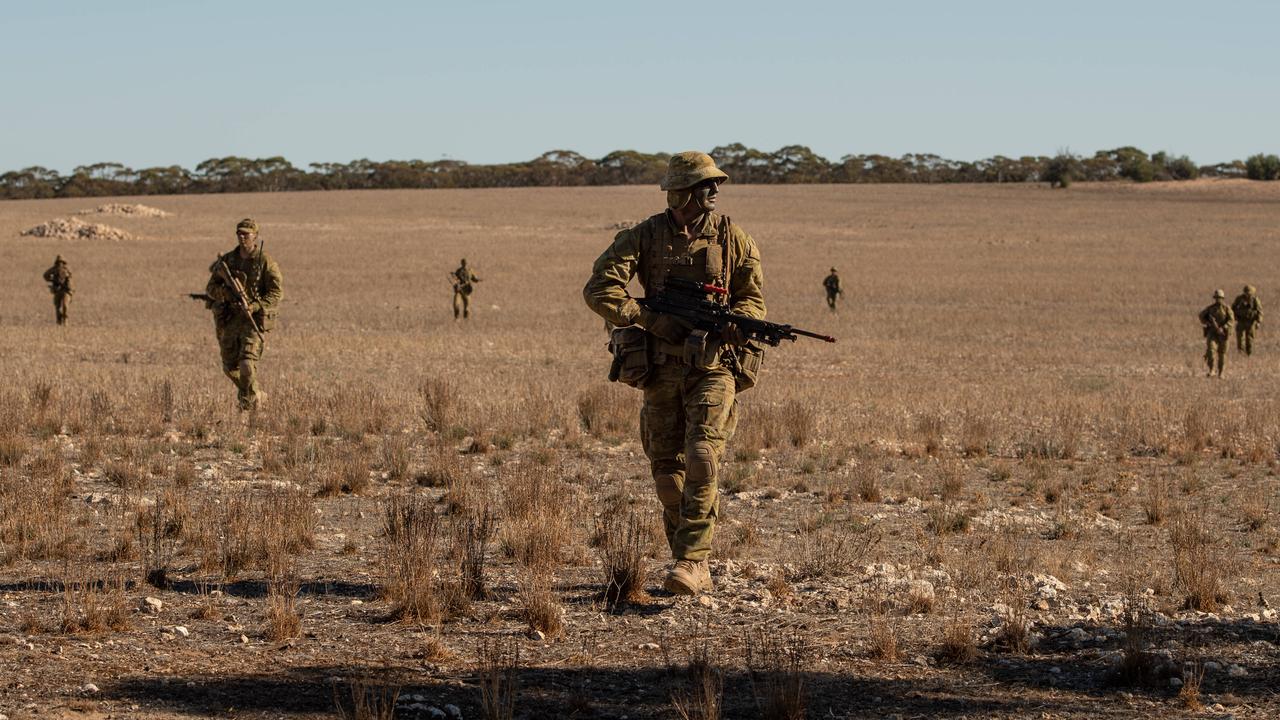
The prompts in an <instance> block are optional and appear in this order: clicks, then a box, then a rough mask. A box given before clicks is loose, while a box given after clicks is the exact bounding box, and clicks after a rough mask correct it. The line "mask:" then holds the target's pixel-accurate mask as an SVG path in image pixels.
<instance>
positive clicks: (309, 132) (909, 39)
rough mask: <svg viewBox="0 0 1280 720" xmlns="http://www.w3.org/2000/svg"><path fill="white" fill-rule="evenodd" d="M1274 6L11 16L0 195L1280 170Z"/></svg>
mask: <svg viewBox="0 0 1280 720" xmlns="http://www.w3.org/2000/svg"><path fill="white" fill-rule="evenodd" d="M1278 27H1280V4H1278V3H1272V2H1262V1H1257V2H1254V1H1232V0H1222V1H1220V2H1213V3H1210V2H1203V1H1198V2H1182V1H1180V0H1163V1H1161V2H1145V1H1137V0H1134V1H1125V0H1109V1H1108V2H1095V1H1093V0H1076V1H1074V2H1046V1H1041V0H1017V1H1008V2H1006V1H983V0H971V1H970V2H955V1H954V0H952V1H947V2H943V1H936V2H935V1H930V0H898V1H897V2H884V1H883V0H879V1H877V2H806V1H804V0H792V1H790V2H777V1H774V2H750V1H742V0H739V1H737V2H716V3H698V2H684V3H675V2H664V1H661V0H647V1H646V2H636V3H625V4H624V3H617V2H600V1H597V2H578V1H576V0H575V1H571V2H569V1H566V2H556V1H554V0H548V1H544V2H532V1H530V0H524V1H510V2H497V1H492V2H486V1H483V0H475V1H473V2H468V3H463V2H448V3H444V2H430V1H427V0H421V1H417V2H411V1H407V0H406V1H403V2H377V0H367V1H366V2H364V3H356V2H351V1H350V0H343V1H342V2H330V1H329V0H308V1H307V2H271V1H270V0H259V1H257V2H240V1H239V0H221V1H220V2H195V1H194V0H187V1H185V2H184V1H181V0H173V1H172V2H167V3H166V2H134V1H120V0H116V1H111V2H97V1H95V2H86V1H75V2H73V1H67V2H55V1H53V0H50V1H49V2H32V1H30V0H0V47H2V48H3V53H4V56H3V58H2V59H0V92H3V94H4V102H3V108H2V109H0V171H3V170H9V169H15V168H20V167H25V166H28V165H37V164H38V165H45V166H47V167H51V168H54V169H57V170H60V171H64V172H65V171H68V170H70V169H71V168H72V167H74V166H76V165H80V164H89V163H93V162H99V161H117V162H122V163H125V164H126V165H130V166H133V167H145V166H151V165H171V164H179V165H183V166H186V167H194V165H195V164H196V163H198V162H199V161H201V160H204V159H206V158H210V157H216V156H223V155H242V156H251V157H266V156H271V155H283V156H285V157H286V158H288V159H289V160H291V161H292V162H293V163H294V164H296V165H299V166H305V165H306V164H307V163H310V162H316V161H342V162H345V161H348V160H352V159H356V158H365V157H367V158H370V159H374V160H385V159H410V158H421V159H425V160H434V159H439V158H441V157H446V156H447V157H451V158H457V159H462V160H467V161H469V162H510V161H518V160H527V159H531V158H533V157H536V156H537V155H539V154H541V153H542V152H544V151H546V150H551V149H571V150H576V151H578V152H580V153H582V154H584V155H587V156H589V157H596V158H598V157H600V156H602V155H604V154H605V153H607V152H609V151H611V150H615V149H636V150H642V151H646V152H658V151H678V150H684V149H689V148H700V149H710V148H711V147H713V146H715V145H720V144H725V143H730V142H742V143H745V144H747V145H750V146H754V147H758V148H760V149H763V150H775V149H777V148H778V147H781V146H783V145H788V144H793V143H798V144H802V145H808V146H810V147H811V148H813V150H814V151H816V152H818V153H819V154H821V155H824V156H826V157H828V158H830V159H833V160H834V159H838V158H839V157H841V156H843V155H846V154H849V153H872V152H878V153H884V154H889V155H901V154H903V153H907V152H933V153H937V154H940V155H943V156H946V157H951V158H955V159H962V160H972V159H978V158H982V157H988V156H991V155H994V154H1004V155H1012V156H1016V155H1022V154H1052V153H1053V152H1055V151H1056V150H1058V149H1059V148H1070V149H1071V150H1073V151H1075V152H1082V153H1092V152H1093V151H1095V150H1098V149H1103V148H1112V147H1117V146H1121V145H1137V146H1139V147H1142V148H1143V149H1145V150H1148V151H1152V152H1153V151H1155V150H1161V149H1164V150H1169V151H1172V152H1175V153H1179V154H1181V153H1186V154H1189V155H1191V157H1192V158H1193V159H1195V160H1196V161H1197V162H1200V163H1202V164H1204V163H1211V162H1219V161H1224V160H1230V159H1235V158H1242V157H1245V156H1247V155H1249V154H1252V153H1255V152H1259V151H1264V150H1265V151H1267V152H1277V151H1280V129H1278V128H1277V122H1276V120H1277V116H1278V115H1280V112H1278V111H1280V48H1278V47H1277V45H1276V29H1277V28H1278Z"/></svg>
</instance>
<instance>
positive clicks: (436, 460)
mask: <svg viewBox="0 0 1280 720" xmlns="http://www.w3.org/2000/svg"><path fill="white" fill-rule="evenodd" d="M467 474H468V470H467V464H466V462H465V461H464V460H463V459H462V457H460V456H459V455H458V453H457V452H455V451H454V450H453V449H452V448H447V447H433V448H431V449H430V450H428V451H427V457H426V464H425V465H424V466H423V468H422V470H421V471H420V472H418V474H417V475H416V476H415V477H414V481H415V482H417V483H418V485H421V486H423V487H446V488H447V487H453V486H455V485H457V484H459V483H460V482H462V481H463V479H464V478H465V476H466V475H467Z"/></svg>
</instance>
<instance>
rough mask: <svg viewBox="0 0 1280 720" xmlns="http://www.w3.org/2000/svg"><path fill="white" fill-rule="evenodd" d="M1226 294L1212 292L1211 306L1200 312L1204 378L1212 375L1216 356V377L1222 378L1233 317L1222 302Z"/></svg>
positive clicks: (1217, 291)
mask: <svg viewBox="0 0 1280 720" xmlns="http://www.w3.org/2000/svg"><path fill="white" fill-rule="evenodd" d="M1226 297H1227V294H1226V293H1224V292H1222V291H1221V290H1214V291H1213V304H1212V305H1210V306H1209V307H1207V308H1205V309H1203V310H1201V311H1200V324H1201V325H1203V326H1204V342H1205V349H1204V362H1205V364H1206V365H1208V366H1209V372H1208V374H1207V375H1206V376H1205V377H1209V376H1212V375H1213V357H1214V355H1215V354H1216V355H1217V356H1218V377H1222V365H1223V362H1224V361H1225V359H1226V356H1227V340H1228V338H1230V337H1231V324H1232V323H1233V322H1235V315H1233V314H1232V312H1231V308H1229V307H1227V304H1226V303H1225V302H1223V300H1224V299H1225V298H1226Z"/></svg>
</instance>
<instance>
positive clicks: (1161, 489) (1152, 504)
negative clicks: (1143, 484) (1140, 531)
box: [1142, 476, 1172, 525]
mask: <svg viewBox="0 0 1280 720" xmlns="http://www.w3.org/2000/svg"><path fill="white" fill-rule="evenodd" d="M1171 490H1172V488H1171V487H1170V483H1169V479H1168V478H1166V477H1164V476H1158V477H1153V478H1151V479H1150V481H1149V482H1148V483H1147V494H1146V497H1145V498H1144V499H1143V502H1142V511H1143V513H1144V514H1145V515H1146V518H1147V523H1148V524H1151V525H1163V524H1164V521H1165V519H1166V518H1168V517H1169V509H1170V500H1171V495H1172V492H1171Z"/></svg>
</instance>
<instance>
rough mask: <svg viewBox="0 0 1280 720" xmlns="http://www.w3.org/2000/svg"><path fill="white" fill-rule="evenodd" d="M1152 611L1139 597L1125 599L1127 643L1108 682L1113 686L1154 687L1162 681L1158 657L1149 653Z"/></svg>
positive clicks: (1130, 596)
mask: <svg viewBox="0 0 1280 720" xmlns="http://www.w3.org/2000/svg"><path fill="white" fill-rule="evenodd" d="M1149 616H1150V610H1149V609H1147V607H1146V606H1145V604H1144V603H1143V602H1142V601H1141V600H1139V599H1138V598H1137V597H1136V596H1134V595H1132V594H1130V595H1129V596H1128V597H1127V598H1126V599H1125V608H1124V640H1123V641H1122V642H1121V645H1120V658H1119V660H1118V662H1117V663H1116V664H1115V666H1114V667H1112V669H1111V673H1110V675H1109V677H1108V680H1109V681H1110V682H1111V683H1112V684H1114V685H1145V686H1149V687H1155V686H1156V685H1157V681H1158V680H1159V679H1160V668H1161V665H1162V664H1161V661H1160V658H1159V656H1157V655H1156V654H1155V653H1152V652H1151V651H1150V650H1148V646H1149V645H1150V634H1151V629H1150V628H1151V624H1150V620H1149Z"/></svg>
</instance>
